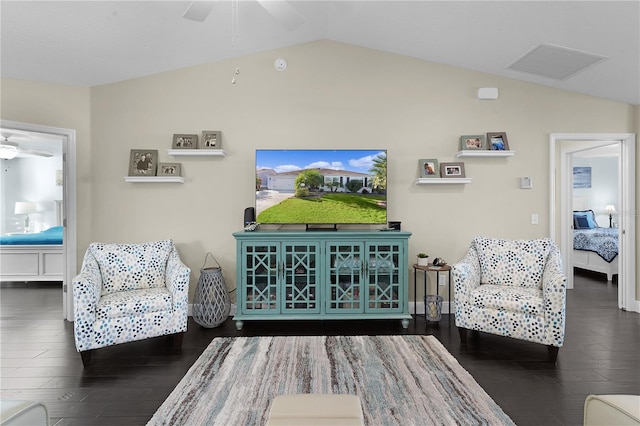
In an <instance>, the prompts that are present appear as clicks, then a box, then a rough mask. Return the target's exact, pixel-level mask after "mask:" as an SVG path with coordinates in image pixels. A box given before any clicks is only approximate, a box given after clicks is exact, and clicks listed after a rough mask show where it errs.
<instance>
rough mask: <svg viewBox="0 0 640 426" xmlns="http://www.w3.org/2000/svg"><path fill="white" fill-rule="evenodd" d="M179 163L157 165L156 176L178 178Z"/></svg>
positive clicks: (180, 170) (180, 168) (179, 171)
mask: <svg viewBox="0 0 640 426" xmlns="http://www.w3.org/2000/svg"><path fill="white" fill-rule="evenodd" d="M181 172H182V164H181V163H158V176H180V173H181Z"/></svg>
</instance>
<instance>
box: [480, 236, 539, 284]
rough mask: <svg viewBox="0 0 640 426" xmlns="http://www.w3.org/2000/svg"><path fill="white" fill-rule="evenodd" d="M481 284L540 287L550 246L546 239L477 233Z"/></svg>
mask: <svg viewBox="0 0 640 426" xmlns="http://www.w3.org/2000/svg"><path fill="white" fill-rule="evenodd" d="M473 246H474V248H475V250H476V251H477V253H478V258H479V260H480V267H481V277H480V282H481V283H482V284H500V285H507V286H517V287H533V288H540V282H541V280H542V273H543V272H544V266H545V264H546V261H547V257H548V256H549V250H550V248H551V246H550V241H549V240H547V239H538V240H502V239H495V238H485V237H476V238H474V239H473Z"/></svg>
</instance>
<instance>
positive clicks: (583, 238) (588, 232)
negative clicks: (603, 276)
mask: <svg viewBox="0 0 640 426" xmlns="http://www.w3.org/2000/svg"><path fill="white" fill-rule="evenodd" d="M573 248H574V249H576V250H586V251H592V252H594V253H597V254H598V255H599V256H600V257H601V258H603V259H604V260H606V261H607V262H609V263H611V262H612V261H613V259H615V258H616V256H617V255H618V228H594V229H574V230H573Z"/></svg>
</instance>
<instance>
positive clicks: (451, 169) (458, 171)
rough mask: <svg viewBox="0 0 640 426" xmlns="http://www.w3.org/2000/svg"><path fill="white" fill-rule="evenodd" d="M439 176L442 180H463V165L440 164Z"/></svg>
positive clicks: (460, 163)
mask: <svg viewBox="0 0 640 426" xmlns="http://www.w3.org/2000/svg"><path fill="white" fill-rule="evenodd" d="M440 176H442V177H443V178H463V177H465V174H464V163H462V162H458V163H440Z"/></svg>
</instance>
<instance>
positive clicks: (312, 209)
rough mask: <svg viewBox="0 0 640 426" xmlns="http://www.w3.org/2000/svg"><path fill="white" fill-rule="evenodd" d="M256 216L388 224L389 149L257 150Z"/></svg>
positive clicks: (275, 220)
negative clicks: (387, 150)
mask: <svg viewBox="0 0 640 426" xmlns="http://www.w3.org/2000/svg"><path fill="white" fill-rule="evenodd" d="M255 207H256V221H257V222H258V223H263V224H336V225H337V224H386V223H387V152H386V150H381V149H377V150H364V149H359V150H325V149H289V150H284V149H260V150H256V205H255Z"/></svg>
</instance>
